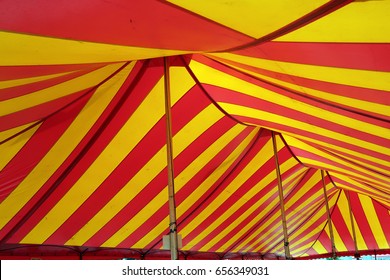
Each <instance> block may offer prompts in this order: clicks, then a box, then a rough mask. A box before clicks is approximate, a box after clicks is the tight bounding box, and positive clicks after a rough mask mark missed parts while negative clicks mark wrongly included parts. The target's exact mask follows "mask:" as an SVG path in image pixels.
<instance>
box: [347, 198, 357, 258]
mask: <svg viewBox="0 0 390 280" xmlns="http://www.w3.org/2000/svg"><path fill="white" fill-rule="evenodd" d="M345 193H346V195H347V200H348V207H349V217H350V219H351V228H352V236H353V242H354V243H355V258H356V259H357V260H359V259H360V253H359V248H358V245H357V239H356V231H355V223H354V222H353V212H352V205H351V198H350V196H349V191H345Z"/></svg>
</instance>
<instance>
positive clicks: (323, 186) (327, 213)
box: [321, 170, 336, 260]
mask: <svg viewBox="0 0 390 280" xmlns="http://www.w3.org/2000/svg"><path fill="white" fill-rule="evenodd" d="M321 178H322V188H323V189H324V198H325V207H326V215H327V217H328V228H329V235H330V243H331V245H332V258H333V259H334V260H335V259H336V245H335V243H334V234H333V226H332V217H331V216H330V210H329V200H328V195H327V193H326V184H325V176H324V170H321Z"/></svg>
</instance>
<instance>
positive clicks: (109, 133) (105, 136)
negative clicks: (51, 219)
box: [13, 63, 162, 242]
mask: <svg viewBox="0 0 390 280" xmlns="http://www.w3.org/2000/svg"><path fill="white" fill-rule="evenodd" d="M141 66H142V64H141V63H140V64H137V65H136V67H135V69H134V71H132V72H131V73H130V76H129V78H128V80H126V82H125V83H124V85H123V86H122V87H121V89H120V90H119V91H118V93H117V95H116V96H115V97H114V99H113V100H112V101H111V103H110V104H109V105H108V106H107V109H106V110H105V111H104V112H103V113H102V114H101V116H100V117H99V119H98V120H97V122H96V123H95V124H94V125H93V127H92V128H91V129H90V131H89V132H88V134H87V135H86V136H85V137H84V138H83V139H82V140H81V141H80V143H79V145H78V146H77V147H76V148H75V149H74V151H73V152H72V153H71V155H70V156H69V157H68V158H67V159H66V160H65V162H64V163H62V165H61V166H60V167H59V168H58V169H57V171H56V172H55V173H54V174H53V176H52V177H51V178H50V179H49V180H48V181H47V182H46V183H45V185H43V186H42V187H41V189H40V191H39V192H38V193H37V194H36V195H35V197H33V199H32V201H31V203H30V204H31V205H30V207H32V205H34V204H35V203H36V202H37V201H38V200H39V197H41V196H42V195H43V194H44V193H45V192H46V191H48V190H49V189H50V188H51V187H52V186H53V185H54V184H56V182H57V181H58V180H59V179H60V178H61V176H62V174H64V172H65V171H66V170H67V169H68V168H69V165H70V164H71V163H72V162H73V161H74V160H75V159H76V158H77V156H78V154H79V153H80V152H81V151H83V150H84V149H85V148H86V145H87V144H88V143H89V142H90V140H91V139H92V138H93V137H94V134H95V133H97V132H98V131H99V129H101V126H102V124H103V123H104V122H105V120H106V119H107V118H108V117H109V115H110V114H111V113H112V111H113V109H114V108H115V106H117V104H118V102H120V101H121V98H122V96H123V95H124V94H126V90H127V88H128V87H129V86H130V85H131V83H132V81H133V80H134V77H136V74H137V73H138V72H139V71H140V68H141ZM153 71H155V70H153ZM161 72H162V71H160V74H158V73H157V77H155V80H157V81H158V79H159V78H160V77H161V75H162V73H161ZM149 79H150V80H144V81H145V82H146V81H148V83H150V85H149V87H150V88H152V87H153V86H154V84H152V83H153V82H152V80H153V75H152V76H150V77H149ZM149 81H150V82H149ZM145 84H146V85H145ZM145 84H144V85H143V86H144V87H147V83H145ZM147 90H148V89H147V88H145V91H143V90H140V91H139V95H141V96H138V97H137V95H135V94H134V96H132V98H133V99H132V98H128V99H127V100H126V102H127V103H126V104H128V106H127V107H126V106H125V104H123V107H122V108H123V109H122V110H121V111H120V112H119V113H118V114H117V115H116V117H115V121H112V122H111V123H110V126H109V127H108V128H107V129H105V130H104V133H102V135H101V137H99V139H98V141H97V142H96V143H95V144H96V145H94V147H93V149H90V150H89V153H87V154H86V155H85V156H84V157H83V158H82V160H81V161H80V162H79V163H78V164H77V166H76V168H74V169H73V170H72V172H71V173H70V174H68V175H67V177H66V178H65V179H64V180H63V181H62V182H61V184H60V185H58V186H57V187H56V190H55V191H54V192H53V193H52V194H51V196H50V199H47V200H46V201H45V202H44V203H43V204H42V205H41V206H40V208H39V209H38V210H37V211H36V212H35V214H34V216H33V217H31V218H30V219H29V221H27V222H26V223H24V225H23V226H22V227H21V228H20V230H19V231H18V233H17V234H15V237H14V239H13V240H14V241H15V242H19V241H20V240H21V239H23V237H24V236H25V235H26V234H27V233H28V232H29V231H30V230H31V229H32V228H34V227H35V225H36V224H37V223H39V222H40V221H41V219H43V217H44V216H45V215H46V214H47V213H48V212H49V211H50V210H51V209H52V208H53V207H54V205H55V204H56V203H57V202H58V201H59V200H60V199H61V198H62V197H63V196H64V195H65V194H66V193H67V191H68V190H69V189H70V188H71V187H72V186H73V184H74V182H76V181H77V180H78V179H79V178H80V176H81V175H82V174H83V173H84V172H85V170H86V169H87V168H88V167H89V166H90V164H91V163H92V162H93V161H94V160H95V159H96V156H97V155H98V154H100V151H101V150H103V149H104V148H105V146H106V145H107V144H108V142H109V141H111V139H112V137H113V136H114V135H115V134H116V131H118V130H119V129H120V128H121V125H122V124H123V123H124V122H125V121H126V120H127V119H128V115H129V114H131V113H132V112H133V111H134V110H135V108H136V106H137V104H139V102H141V101H142V98H143V97H144V95H145V94H146V93H148V92H149V91H147ZM129 99H131V101H129ZM132 102H134V104H132Z"/></svg>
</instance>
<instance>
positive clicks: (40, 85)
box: [0, 67, 97, 101]
mask: <svg viewBox="0 0 390 280" xmlns="http://www.w3.org/2000/svg"><path fill="white" fill-rule="evenodd" d="M96 69H97V67H95V68H92V69H86V70H80V71H77V72H72V73H69V74H67V75H63V76H60V77H55V78H50V79H47V80H43V81H38V82H33V83H29V84H25V85H18V86H13V87H10V88H5V89H0V101H3V100H7V99H11V98H15V97H19V96H22V95H28V94H37V93H36V91H39V90H42V89H47V88H50V87H52V86H55V85H58V84H62V83H65V82H67V81H70V80H73V79H75V78H77V77H80V76H83V75H85V74H88V73H90V72H92V71H94V70H96Z"/></svg>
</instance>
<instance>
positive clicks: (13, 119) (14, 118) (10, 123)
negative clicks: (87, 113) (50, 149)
mask: <svg viewBox="0 0 390 280" xmlns="http://www.w3.org/2000/svg"><path fill="white" fill-rule="evenodd" d="M89 91H91V89H85V90H82V91H80V92H76V93H72V94H70V95H67V96H64V97H61V98H58V99H55V100H53V101H50V102H47V103H43V104H39V105H37V106H34V107H30V108H27V109H24V110H21V111H17V112H14V113H12V114H9V115H5V116H1V117H0V131H5V130H7V129H11V128H14V127H18V126H21V125H25V124H29V123H32V122H35V121H40V120H42V119H45V118H46V117H48V116H50V115H51V114H53V113H55V112H58V111H59V110H61V109H62V108H63V107H65V106H66V105H68V104H70V103H72V102H73V101H76V100H77V99H78V98H80V97H82V96H83V95H85V94H87V93H89ZM91 92H92V91H91Z"/></svg>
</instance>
